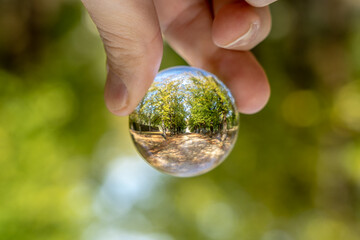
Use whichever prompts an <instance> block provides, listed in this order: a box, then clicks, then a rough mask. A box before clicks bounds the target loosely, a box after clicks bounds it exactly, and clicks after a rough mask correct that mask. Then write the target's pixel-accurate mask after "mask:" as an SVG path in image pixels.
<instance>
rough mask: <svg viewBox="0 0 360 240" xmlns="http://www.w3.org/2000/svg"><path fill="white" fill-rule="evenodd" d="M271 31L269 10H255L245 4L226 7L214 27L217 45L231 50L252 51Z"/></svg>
mask: <svg viewBox="0 0 360 240" xmlns="http://www.w3.org/2000/svg"><path fill="white" fill-rule="evenodd" d="M270 29H271V16H270V12H269V10H268V8H267V7H266V8H255V7H253V6H250V5H249V4H247V3H245V2H236V3H230V4H227V5H224V6H223V7H222V8H221V9H220V10H219V11H218V12H217V14H216V16H215V19H214V21H213V25H212V38H213V42H214V44H215V45H217V46H218V47H221V48H225V49H231V50H241V51H246V50H250V49H252V48H253V47H255V46H256V45H257V44H259V43H260V42H261V41H263V40H264V39H265V38H266V37H267V35H268V34H269V32H270Z"/></svg>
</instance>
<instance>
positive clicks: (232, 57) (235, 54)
mask: <svg viewBox="0 0 360 240" xmlns="http://www.w3.org/2000/svg"><path fill="white" fill-rule="evenodd" d="M154 3H155V6H156V10H157V12H158V16H159V20H160V26H161V28H162V30H163V33H164V35H165V38H166V39H167V41H168V42H169V43H170V45H171V46H172V47H173V48H174V49H175V50H176V51H177V52H178V53H180V55H181V56H182V57H183V58H184V59H185V60H186V61H187V62H188V63H189V64H190V65H192V66H196V67H200V68H204V69H206V70H208V71H210V72H213V73H215V74H216V75H218V76H219V77H220V79H221V80H223V81H224V83H225V84H226V85H227V86H228V87H229V89H230V91H231V92H232V94H233V96H234V97H235V101H236V105H237V107H238V109H239V111H240V112H243V113H255V112H257V111H259V110H260V109H261V108H263V107H264V105H265V104H266V102H267V101H268V98H269V95H270V88H269V84H268V82H267V78H266V75H265V73H264V71H263V69H262V68H261V66H260V65H259V63H258V62H257V61H256V59H255V58H254V57H253V55H252V54H251V53H250V52H241V51H230V50H226V49H222V48H219V47H217V46H216V45H215V44H214V43H213V41H212V38H211V27H212V14H211V12H210V10H209V6H208V5H207V4H206V1H203V0H197V1H194V0H183V1H177V0H155V1H154Z"/></svg>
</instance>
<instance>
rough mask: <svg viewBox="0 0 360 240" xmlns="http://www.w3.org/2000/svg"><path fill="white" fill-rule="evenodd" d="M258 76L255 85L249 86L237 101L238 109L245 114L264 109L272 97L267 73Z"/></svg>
mask: <svg viewBox="0 0 360 240" xmlns="http://www.w3.org/2000/svg"><path fill="white" fill-rule="evenodd" d="M261 78H262V79H260V78H257V79H256V80H255V81H256V82H257V83H256V85H255V86H253V87H252V88H249V89H248V90H247V91H245V92H244V93H243V94H241V96H238V97H237V99H236V100H235V101H236V104H237V107H238V111H239V112H241V113H244V114H255V113H257V112H259V111H260V110H262V109H263V108H264V107H265V106H266V104H267V103H268V101H269V99H270V92H271V91H270V85H269V82H268V80H267V77H266V75H265V74H264V76H262V77H261Z"/></svg>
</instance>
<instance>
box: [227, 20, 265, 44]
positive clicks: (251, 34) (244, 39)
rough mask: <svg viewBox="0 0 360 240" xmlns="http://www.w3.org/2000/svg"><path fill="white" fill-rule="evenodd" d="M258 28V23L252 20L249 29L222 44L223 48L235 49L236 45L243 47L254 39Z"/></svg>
mask: <svg viewBox="0 0 360 240" xmlns="http://www.w3.org/2000/svg"><path fill="white" fill-rule="evenodd" d="M259 28H260V24H259V23H258V22H253V23H252V24H251V25H250V27H249V30H248V31H247V32H246V33H245V34H243V35H241V36H240V37H238V38H237V39H236V40H235V41H233V42H231V43H229V44H228V45H226V46H224V48H227V49H236V48H238V47H243V46H246V45H248V44H249V43H250V42H252V41H254V40H255V39H256V36H257V33H258V30H259Z"/></svg>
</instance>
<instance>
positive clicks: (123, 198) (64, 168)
mask: <svg viewBox="0 0 360 240" xmlns="http://www.w3.org/2000/svg"><path fill="white" fill-rule="evenodd" d="M65 2H66V3H65ZM81 9H82V8H81V6H80V4H79V2H77V1H75V2H74V3H72V2H71V1H62V0H59V1H42V2H41V3H40V2H39V1H35V0H29V1H26V4H25V1H22V0H11V1H1V3H0V13H1V14H0V239H22V240H27V239H34V240H35V239H36V240H38V239H46V240H55V239H59V240H60V239H61V240H64V239H69V240H70V239H71V240H73V239H86V240H98V239H110V238H114V239H134V238H135V239H142V238H144V239H156V240H163V239H166V240H167V239H187V240H191V239H222V240H232V239H248V240H260V239H261V240H283V239H286V240H344V239H345V240H358V239H360V234H359V224H360V217H359V212H360V197H359V196H360V190H359V189H360V174H359V173H360V151H359V149H360V130H359V129H360V128H359V122H360V117H359V116H360V110H359V109H360V108H359V99H360V90H359V89H360V88H359V86H360V61H359V59H360V58H359V56H360V44H359V39H360V37H359V36H360V31H359V29H360V19H359V16H360V14H359V4H358V1H351V0H350V1H334V0H330V1H310V0H294V1H291V4H290V3H287V2H286V1H278V2H277V3H275V4H274V5H273V6H272V12H273V30H272V33H271V35H270V36H269V38H268V39H267V40H266V41H265V42H263V43H261V44H260V45H259V46H258V47H257V48H256V49H255V55H256V56H257V58H258V60H259V61H260V62H261V64H262V65H263V66H264V69H265V70H266V72H267V74H268V77H269V79H270V82H271V87H272V97H271V99H270V102H269V104H268V106H267V107H266V108H265V109H264V110H263V111H262V112H260V113H258V114H256V115H251V116H247V115H243V116H242V122H241V124H242V127H241V129H240V130H239V138H238V142H237V144H236V146H235V147H234V150H233V152H232V153H231V154H230V156H229V157H228V159H227V160H226V161H225V162H224V163H223V164H222V165H221V166H219V167H218V168H217V169H216V170H214V171H212V172H211V173H208V174H206V175H204V176H200V177H196V178H189V179H177V178H170V177H165V176H162V175H159V174H156V173H154V170H153V169H149V168H146V167H147V166H146V163H139V165H134V162H136V161H137V160H138V158H137V157H135V156H136V155H135V154H136V153H135V150H134V148H133V147H132V146H131V145H130V144H131V140H130V139H129V134H128V129H127V128H128V127H127V124H126V122H127V119H126V118H120V119H119V118H117V117H113V116H111V115H110V114H109V113H108V112H107V111H106V109H105V105H104V103H103V92H102V89H103V84H104V79H105V67H104V65H105V64H104V63H105V56H104V50H103V47H102V44H101V41H100V39H99V37H98V35H97V33H96V29H95V27H94V26H93V25H92V24H91V22H90V20H89V18H88V17H87V16H86V14H85V12H84V11H83V13H82V16H81V17H80V16H79V15H78V14H79V13H80V12H81V11H82V10H81ZM69 15H73V16H72V17H71V18H69ZM49 19H50V20H49ZM49 22H50V23H52V24H50V25H48V24H45V23H49ZM165 46H166V49H165V54H164V63H163V66H169V65H170V64H169V63H171V65H176V64H183V62H180V61H178V59H179V58H178V57H177V56H174V53H173V52H172V51H170V50H169V48H168V45H165ZM240 64H241V63H240ZM239 81H241V79H239ZM199 84H201V82H199ZM206 87H209V89H211V86H206ZM173 88H174V89H173V90H172V91H176V87H175V86H173ZM177 91H178V90H177ZM163 94H164V96H162V98H163V102H165V100H166V102H167V103H169V105H170V104H171V106H172V108H169V107H167V108H166V107H165V105H164V106H162V108H161V111H162V112H163V113H165V114H164V115H163V116H164V124H165V123H166V128H168V129H174V128H175V127H176V126H180V127H181V126H183V125H184V124H185V123H184V122H181V121H180V119H174V118H173V117H174V115H173V111H172V109H174V108H177V112H183V114H184V115H186V116H187V119H189V116H190V115H191V114H192V116H193V119H194V122H193V123H192V126H193V127H194V128H195V126H199V125H196V124H205V123H207V124H208V123H209V122H211V121H216V120H214V119H212V120H210V119H209V118H207V115H206V114H205V113H209V112H211V111H213V113H214V111H215V110H214V109H217V111H216V113H215V114H218V118H217V119H220V120H219V122H220V121H221V119H224V116H226V119H227V120H226V121H227V127H228V128H231V126H229V123H230V122H231V120H230V119H231V118H232V115H231V114H230V113H228V114H226V113H225V112H224V111H223V110H222V106H225V105H226V104H227V103H226V101H224V99H221V96H222V95H221V93H218V95H219V96H220V99H215V98H212V97H211V96H205V94H204V93H202V92H201V91H200V89H199V91H197V90H194V92H193V93H192V94H193V96H194V97H195V96H198V97H199V100H200V101H199V102H201V104H199V105H198V106H197V105H196V104H194V106H193V107H194V109H193V110H192V111H193V112H188V111H187V109H186V108H185V109H184V108H182V106H181V104H177V103H178V102H182V101H183V99H181V95H182V93H181V92H179V91H178V92H177V94H174V95H171V96H169V95H168V96H167V97H166V94H165V93H163ZM160 100H161V99H160ZM214 102H217V103H216V104H215V105H213V104H214ZM220 103H222V104H220ZM142 104H145V102H143V103H142ZM201 106H207V107H201ZM142 107H143V105H142ZM133 117H134V118H138V119H141V121H142V122H143V123H144V125H145V124H146V123H147V122H148V121H149V120H154V121H157V122H158V124H159V125H160V124H161V123H162V119H161V118H160V117H159V114H156V113H155V112H151V111H150V112H146V114H144V116H133ZM170 119H171V120H170ZM195 120H196V121H195ZM186 124H188V123H186ZM205 125H206V124H205ZM169 131H170V130H169ZM129 156H134V157H129ZM126 159H127V160H128V162H127V163H128V165H126V166H125V167H124V166H123V165H122V163H123V162H126V161H125V160H126ZM110 161H111V162H112V163H114V162H115V163H117V162H120V163H121V164H120V167H119V166H117V167H118V168H121V169H122V171H120V173H119V172H117V171H115V172H114V174H113V175H111V174H110V175H109V172H111V171H110V170H113V169H115V170H117V169H118V168H115V167H114V165H113V164H112V165H110V166H109V167H108V168H109V169H110V170H109V172H108V171H105V170H104V169H106V168H107V167H106V166H107V165H108V163H109V162H110ZM139 161H140V160H139ZM129 166H130V167H131V166H135V167H134V168H133V171H129V168H130V167H129ZM144 169H145V170H144ZM140 170H141V171H140ZM154 175H155V176H157V178H154ZM114 178H115V179H120V180H122V182H121V183H122V185H121V184H119V182H116V181H115V184H113V185H110V186H108V185H107V183H108V181H109V179H110V180H111V179H114ZM140 183H143V185H141V184H140ZM106 186H107V187H108V188H106ZM139 186H145V187H143V188H140V187H139ZM104 189H105V190H106V189H107V190H108V191H105V190H104ZM139 189H140V190H139ZM136 190H139V192H136ZM135 193H137V195H136V194H135Z"/></svg>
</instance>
